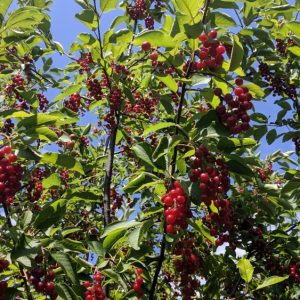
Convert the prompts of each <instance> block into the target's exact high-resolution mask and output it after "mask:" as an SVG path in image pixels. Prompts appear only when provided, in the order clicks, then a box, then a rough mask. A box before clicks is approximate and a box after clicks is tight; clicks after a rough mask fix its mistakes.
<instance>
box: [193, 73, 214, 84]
mask: <svg viewBox="0 0 300 300" xmlns="http://www.w3.org/2000/svg"><path fill="white" fill-rule="evenodd" d="M210 81H211V78H210V77H209V76H203V75H200V74H194V75H193V76H192V86H195V85H199V84H208V83H209V82H210Z"/></svg>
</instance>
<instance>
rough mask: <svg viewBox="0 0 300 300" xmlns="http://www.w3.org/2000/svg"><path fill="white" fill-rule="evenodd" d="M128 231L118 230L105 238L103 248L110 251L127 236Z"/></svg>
mask: <svg viewBox="0 0 300 300" xmlns="http://www.w3.org/2000/svg"><path fill="white" fill-rule="evenodd" d="M125 232H126V230H124V229H123V230H116V231H113V232H111V233H110V234H109V235H108V236H106V237H105V239H104V241H103V248H104V249H105V250H107V251H109V250H110V249H111V248H112V247H113V246H114V245H115V244H116V243H117V242H118V241H119V240H120V239H122V238H123V237H124V235H125Z"/></svg>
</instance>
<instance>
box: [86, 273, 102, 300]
mask: <svg viewBox="0 0 300 300" xmlns="http://www.w3.org/2000/svg"><path fill="white" fill-rule="evenodd" d="M93 279H94V281H93V282H90V281H85V282H84V283H83V286H84V287H85V288H86V289H87V290H86V292H85V300H104V299H105V293H104V291H103V288H102V286H101V280H102V276H101V273H100V272H96V273H95V274H94V276H93Z"/></svg>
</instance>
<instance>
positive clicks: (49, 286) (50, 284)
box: [45, 281, 55, 294]
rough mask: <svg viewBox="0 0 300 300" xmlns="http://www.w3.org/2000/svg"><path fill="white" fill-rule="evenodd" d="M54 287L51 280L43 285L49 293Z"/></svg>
mask: <svg viewBox="0 0 300 300" xmlns="http://www.w3.org/2000/svg"><path fill="white" fill-rule="evenodd" d="M54 289H55V285H54V283H53V282H52V281H50V282H47V284H46V286H45V290H46V292H47V293H49V294H51V293H52V292H53V291H54Z"/></svg>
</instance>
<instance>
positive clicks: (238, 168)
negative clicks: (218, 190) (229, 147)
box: [226, 159, 254, 177]
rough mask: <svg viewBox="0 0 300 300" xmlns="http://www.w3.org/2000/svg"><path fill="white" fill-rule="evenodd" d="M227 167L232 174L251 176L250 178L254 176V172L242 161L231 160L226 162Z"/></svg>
mask: <svg viewBox="0 0 300 300" xmlns="http://www.w3.org/2000/svg"><path fill="white" fill-rule="evenodd" d="M226 165H227V166H228V167H229V170H230V171H231V172H234V173H236V174H239V175H245V176H250V177H253V176H254V173H253V172H252V170H251V169H250V168H249V167H248V166H247V165H246V164H245V163H242V162H241V161H237V160H233V159H231V160H229V161H227V162H226Z"/></svg>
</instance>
